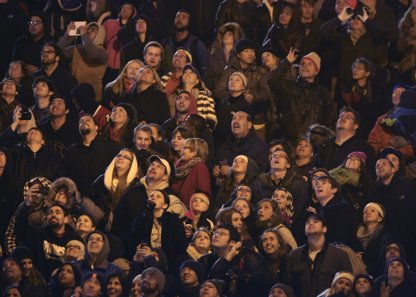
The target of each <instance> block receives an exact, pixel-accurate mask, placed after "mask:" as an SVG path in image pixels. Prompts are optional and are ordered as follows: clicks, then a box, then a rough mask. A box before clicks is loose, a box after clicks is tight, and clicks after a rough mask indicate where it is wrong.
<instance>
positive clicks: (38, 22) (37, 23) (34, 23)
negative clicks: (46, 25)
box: [27, 21, 43, 25]
mask: <svg viewBox="0 0 416 297" xmlns="http://www.w3.org/2000/svg"><path fill="white" fill-rule="evenodd" d="M42 23H43V22H42V21H28V22H27V24H28V25H39V24H42Z"/></svg>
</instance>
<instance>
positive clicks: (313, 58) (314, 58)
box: [301, 52, 321, 73]
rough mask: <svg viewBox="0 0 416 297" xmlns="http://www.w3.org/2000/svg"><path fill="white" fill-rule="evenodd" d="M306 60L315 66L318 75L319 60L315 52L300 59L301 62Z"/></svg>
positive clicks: (319, 68)
mask: <svg viewBox="0 0 416 297" xmlns="http://www.w3.org/2000/svg"><path fill="white" fill-rule="evenodd" d="M304 59H307V60H310V61H311V62H312V63H313V65H315V68H316V71H317V72H318V73H319V71H320V70H321V58H320V57H319V56H318V54H317V53H315V52H310V53H309V54H307V55H305V56H303V57H302V59H301V61H302V60H304Z"/></svg>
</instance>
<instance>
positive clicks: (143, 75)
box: [137, 67, 156, 84]
mask: <svg viewBox="0 0 416 297" xmlns="http://www.w3.org/2000/svg"><path fill="white" fill-rule="evenodd" d="M137 81H138V82H141V83H147V84H153V83H155V82H156V80H155V77H154V76H153V71H152V69H150V68H149V67H142V68H140V69H139V71H138V73H137Z"/></svg>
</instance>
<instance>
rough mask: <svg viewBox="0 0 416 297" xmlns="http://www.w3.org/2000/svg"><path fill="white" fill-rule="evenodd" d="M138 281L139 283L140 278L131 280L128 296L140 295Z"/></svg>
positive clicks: (137, 296)
mask: <svg viewBox="0 0 416 297" xmlns="http://www.w3.org/2000/svg"><path fill="white" fill-rule="evenodd" d="M140 283H141V281H140V278H139V279H137V280H136V281H134V282H132V284H131V289H130V296H132V297H140Z"/></svg>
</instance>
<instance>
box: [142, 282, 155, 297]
mask: <svg viewBox="0 0 416 297" xmlns="http://www.w3.org/2000/svg"><path fill="white" fill-rule="evenodd" d="M140 291H141V292H143V293H146V294H153V293H156V292H157V291H158V288H157V287H155V288H152V287H150V286H149V285H148V284H147V283H146V282H145V283H141V285H140Z"/></svg>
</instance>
